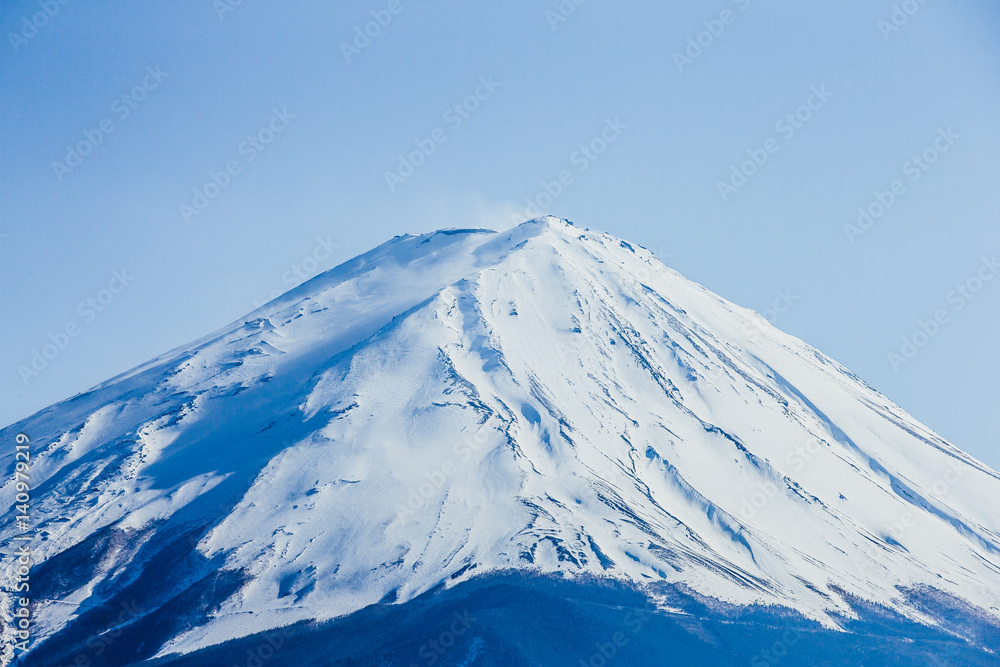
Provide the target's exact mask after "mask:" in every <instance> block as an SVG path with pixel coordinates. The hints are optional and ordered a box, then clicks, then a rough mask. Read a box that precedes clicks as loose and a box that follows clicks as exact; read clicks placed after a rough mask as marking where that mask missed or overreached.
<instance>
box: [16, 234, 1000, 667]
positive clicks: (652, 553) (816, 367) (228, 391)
mask: <svg viewBox="0 0 1000 667" xmlns="http://www.w3.org/2000/svg"><path fill="white" fill-rule="evenodd" d="M18 432H24V433H27V434H28V435H29V436H30V437H31V438H32V441H33V443H34V446H35V448H36V449H35V453H36V459H35V462H34V467H33V471H32V474H33V476H34V478H35V480H36V481H35V486H36V489H35V491H34V498H35V500H34V503H35V508H34V509H35V516H36V517H37V519H38V530H39V532H40V534H41V535H42V536H43V537H42V540H41V541H39V542H36V545H35V547H36V551H35V556H36V566H35V567H36V570H37V571H42V572H44V573H45V574H46V575H47V577H48V579H47V581H50V582H53V583H45V584H43V595H41V597H49V598H51V600H47V601H45V602H42V603H41V604H40V606H39V608H38V609H37V611H36V613H37V618H36V633H38V634H39V635H40V636H41V637H42V638H45V637H53V636H56V634H57V633H58V632H60V631H61V630H64V629H65V628H67V627H71V626H72V624H73V623H74V622H77V619H79V617H80V616H79V615H80V614H81V613H82V610H85V609H90V608H95V607H100V606H101V605H104V604H108V603H109V602H110V601H116V600H120V599H125V598H126V597H128V596H133V597H134V596H135V595H140V596H143V597H142V600H140V604H139V607H140V608H141V609H142V611H141V612H140V613H142V614H145V613H150V612H151V610H154V609H156V608H162V607H163V606H164V605H166V604H168V603H169V602H170V601H171V600H174V599H177V597H178V595H180V593H181V592H183V591H185V590H186V589H190V588H191V587H193V586H194V585H195V584H196V583H197V582H203V581H206V577H209V576H214V577H218V576H219V575H220V573H236V574H238V575H239V576H238V577H237V579H236V583H234V584H232V586H231V587H229V588H226V587H225V586H221V585H220V586H219V587H218V591H219V593H218V595H217V598H218V599H216V600H214V601H213V604H212V605H211V606H210V609H209V614H208V615H207V617H205V618H203V619H200V620H198V621H197V622H194V623H191V624H189V626H186V627H184V628H181V629H179V630H178V631H177V632H175V633H173V634H171V635H170V636H166V637H163V638H162V642H160V643H161V644H162V646H158V647H156V648H154V649H153V650H154V651H155V652H156V653H157V654H159V655H166V654H170V653H172V652H188V651H192V650H194V649H197V648H200V647H203V646H207V645H211V644H216V643H219V642H221V641H224V640H226V639H229V638H233V637H240V636H244V635H247V634H249V633H251V632H255V631H259V630H263V629H268V628H273V627H278V626H283V625H287V624H289V623H292V622H295V621H297V620H301V619H311V618H318V619H327V618H333V617H336V616H339V615H342V614H347V613H350V612H353V611H356V610H358V609H360V608H362V607H364V606H366V605H369V604H372V603H375V602H378V601H380V600H394V601H399V602H402V601H405V600H409V599H412V598H413V597H415V596H416V595H418V594H420V593H422V592H425V591H427V590H429V589H431V588H433V587H434V586H436V585H438V584H440V583H442V582H446V583H448V584H449V585H450V584H452V583H454V582H458V581H462V580H465V579H468V578H471V577H474V576H476V575H477V574H481V573H486V572H488V571H491V570H497V569H505V568H515V569H533V570H537V571H541V572H562V573H565V574H566V575H568V576H573V575H577V574H582V573H592V574H598V575H603V576H611V577H616V578H620V579H626V580H631V581H635V582H639V583H644V582H649V583H652V582H657V581H667V582H675V583H682V584H684V585H686V586H688V587H690V588H691V589H692V590H694V591H696V592H698V593H700V594H702V595H705V596H709V597H712V598H717V599H719V600H722V601H725V602H728V603H732V604H735V605H749V604H757V603H759V604H774V605H781V606H785V607H789V608H792V609H794V610H797V611H799V612H801V613H803V614H804V615H806V616H808V617H810V618H814V619H817V620H820V621H821V622H823V623H824V624H826V625H828V626H830V627H836V626H837V623H838V620H837V619H838V618H840V617H843V616H846V617H851V616H852V615H853V611H852V609H851V599H852V598H860V599H864V600H868V601H872V602H876V603H878V604H882V605H885V606H887V607H889V608H891V609H893V610H896V611H897V612H899V613H901V614H903V615H905V616H908V617H910V618H913V619H916V620H919V621H922V622H926V623H933V622H935V620H934V619H932V618H930V617H928V616H926V615H925V614H924V612H922V611H921V610H920V609H919V608H918V605H916V604H914V602H913V595H914V594H917V593H920V592H926V591H928V590H931V589H933V590H936V591H940V592H941V593H942V594H944V595H949V596H953V597H955V598H958V599H960V600H962V601H964V602H965V603H967V604H969V605H972V606H973V607H975V608H976V609H977V611H976V613H981V614H984V615H987V616H993V617H994V618H995V619H998V620H1000V609H998V607H1000V506H998V505H997V503H996V498H998V497H1000V475H998V474H997V473H996V472H994V471H992V470H990V469H989V468H987V467H986V466H984V465H983V464H981V463H979V462H977V461H976V460H974V459H972V458H971V457H969V456H968V455H966V454H965V453H963V452H961V451H960V450H958V449H956V448H955V447H953V446H952V445H950V444H949V443H947V442H945V441H944V440H942V439H941V438H940V437H938V436H937V435H935V434H934V433H933V432H931V431H930V430H929V429H927V428H926V427H924V426H923V425H921V424H920V423H918V422H917V421H916V420H914V419H913V418H912V417H910V416H909V415H907V414H906V413H905V412H903V411H902V410H901V409H900V408H899V407H897V406H895V405H894V404H892V403H891V402H890V401H889V400H888V399H886V398H885V397H884V396H882V395H881V394H879V393H877V392H876V391H874V390H873V389H871V388H870V387H868V386H867V385H865V384H864V383H863V382H862V381H861V380H859V379H858V378H857V377H856V376H854V375H853V374H851V373H850V372H849V371H847V370H846V369H844V368H843V367H842V366H840V365H839V364H837V363H836V362H834V361H832V360H831V359H829V358H827V357H825V356H823V355H822V354H821V353H819V352H817V351H816V350H815V349H813V348H811V347H809V346H808V345H806V344H805V343H803V342H801V341H799V340H797V339H795V338H793V337H791V336H788V335H785V334H783V333H781V332H780V331H778V330H776V329H774V328H773V327H771V326H770V325H769V324H768V323H767V322H766V321H765V320H764V319H763V318H762V317H761V316H760V315H758V314H756V313H754V312H752V311H749V310H746V309H743V308H740V307H737V306H735V305H733V304H730V303H729V302H727V301H725V300H724V299H721V298H720V297H718V296H716V295H714V294H712V293H711V292H709V291H708V290H706V289H704V288H703V287H701V286H699V285H697V284H694V283H692V282H690V281H687V280H685V279H684V278H682V277H681V276H680V275H678V274H677V273H676V272H674V271H672V270H670V269H668V268H666V267H664V266H663V265H662V264H661V263H660V262H659V261H658V260H657V259H656V258H655V257H654V256H653V255H652V254H651V253H650V252H648V251H647V250H645V249H643V248H641V247H638V246H634V245H630V244H628V243H626V242H624V241H619V240H617V239H614V238H612V237H611V236H608V235H605V234H599V233H594V232H589V231H584V230H580V229H578V228H576V227H573V226H571V225H570V224H568V223H566V222H565V221H562V220H558V219H556V218H542V219H539V220H535V221H530V222H528V223H525V224H523V225H521V226H519V227H517V228H515V229H513V230H511V231H509V232H504V233H495V232H492V231H489V230H446V231H441V232H436V233H434V234H427V235H423V236H416V237H414V236H403V237H397V238H395V239H393V240H391V241H389V242H387V243H386V244H383V245H382V246H380V247H378V248H376V249H374V250H372V251H371V252H369V253H366V254H364V255H361V256H360V257H358V258H356V259H354V260H351V261H349V262H347V263H345V264H343V265H341V266H339V267H337V268H336V269H334V270H332V271H329V272H327V273H325V274H323V275H321V276H318V277H317V278H315V279H313V280H311V281H309V282H307V283H305V284H303V285H301V286H299V287H298V288H296V289H294V290H292V291H291V292H289V293H287V294H285V295H284V296H282V297H280V298H278V299H277V300H275V301H273V302H271V303H269V304H267V305H265V306H264V307H262V308H260V309H259V310H257V311H255V312H254V313H251V314H250V315H249V316H247V318H246V319H245V320H241V321H239V322H237V323H234V324H233V325H231V326H229V327H227V328H226V329H223V330H222V331H220V332H217V333H216V334H213V335H211V336H208V337H206V338H203V339H201V340H199V341H197V342H195V343H193V344H192V345H190V346H186V347H183V348H180V349H178V350H175V351H173V352H171V353H168V354H166V355H163V356H161V357H159V358H158V359H156V360H154V361H152V362H150V363H148V364H146V365H144V366H142V367H140V368H138V369H136V370H134V371H132V372H130V373H127V374H125V375H123V376H120V377H118V378H115V379H113V380H111V381H109V382H107V383H105V384H103V385H100V386H99V387H96V388H95V389H93V390H91V391H90V392H87V393H86V394H82V395H80V396H77V397H75V398H73V399H70V400H68V401H65V402H63V403H61V404H58V405H56V406H53V407H51V408H48V409H47V410H45V411H43V412H40V413H38V414H36V415H34V416H33V417H31V418H29V419H27V420H24V421H22V422H20V423H18V424H15V425H13V426H11V427H9V428H7V429H4V430H3V431H2V432H0V439H2V440H4V441H9V440H11V439H12V438H13V435H14V433H18ZM0 464H2V467H3V469H4V471H5V472H6V473H7V474H6V477H5V480H9V479H11V478H12V470H13V466H14V461H13V458H12V454H10V453H7V452H5V453H4V454H3V456H2V458H0ZM13 497H14V491H13V484H12V483H11V482H7V483H6V484H5V485H4V486H3V487H2V489H0V502H3V503H4V506H5V507H10V506H11V505H12V503H13ZM11 517H12V514H11V513H10V512H8V514H7V515H6V516H5V520H4V522H3V531H2V533H0V539H3V540H9V538H10V536H11V535H12V534H14V533H15V530H14V527H13V526H12V525H11V523H12V522H11ZM182 538H183V539H182ZM171 540H173V541H171ZM184 540H186V547H185V548H186V549H187V550H189V551H191V552H192V555H191V556H190V557H187V558H186V559H184V561H183V562H184V566H183V567H174V568H173V569H171V570H170V571H171V573H172V574H171V575H170V577H168V578H167V579H165V580H163V584H162V587H160V588H158V587H157V586H153V587H152V588H150V587H149V586H148V582H149V581H150V580H153V581H159V580H157V579H155V576H154V574H153V573H154V572H156V571H157V570H156V568H157V567H160V566H159V565H156V563H158V562H159V561H157V560H156V559H157V558H158V557H161V556H162V554H165V553H167V551H168V546H167V545H173V546H170V547H169V548H170V549H173V548H176V545H177V544H184ZM81 554H90V556H88V557H86V558H84V557H83V556H81ZM158 554H161V556H158ZM162 557H163V558H166V556H162ZM82 563H84V564H82ZM71 564H72V565H73V567H72V568H71V567H70V565H71ZM8 567H9V563H8ZM70 570H71V571H70ZM213 581H221V580H219V579H213ZM227 581H228V580H227ZM5 604H6V602H5ZM4 611H5V613H9V612H8V610H7V609H5V610H4Z"/></svg>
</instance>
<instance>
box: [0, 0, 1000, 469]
mask: <svg viewBox="0 0 1000 667" xmlns="http://www.w3.org/2000/svg"><path fill="white" fill-rule="evenodd" d="M576 2H580V0H575V2H574V0H564V2H562V3H561V5H560V3H559V2H558V0H549V1H537V2H524V1H521V0H505V1H504V2H490V3H431V2H428V1H427V0H398V1H395V2H390V1H389V0H375V1H364V2H361V1H355V2H336V3H332V2H318V1H317V2H296V3H280V4H279V3H265V2H260V1H259V0H243V2H241V3H240V4H238V5H237V4H236V0H217V1H216V2H214V3H213V2H212V0H200V1H198V2H190V1H188V2H174V3H130V4H129V5H128V6H124V7H123V6H122V5H121V4H120V3H110V2H100V1H88V2H83V1H82V0H69V1H67V0H44V1H42V2H39V0H31V1H21V0H16V1H9V2H4V3H3V4H2V5H0V26H2V30H3V33H4V36H5V38H4V43H3V44H2V45H0V90H2V92H3V95H2V97H0V105H2V106H0V118H2V119H3V122H2V123H0V317H2V318H3V327H2V331H3V345H0V377H2V381H0V425H6V424H9V423H11V422H14V421H16V420H18V419H20V418H22V417H25V416H27V415H28V414H30V413H32V412H34V411H36V410H38V409H41V408H43V407H45V406H47V405H49V404H51V403H53V402H55V401H57V400H60V399H63V398H66V397H69V396H71V395H73V394H75V393H77V392H79V391H83V390H85V389H87V388H88V387H90V386H92V385H94V384H96V383H98V382H100V381H102V380H104V379H106V378H108V377H110V376H113V375H115V374H117V373H119V372H122V371H125V370H127V369H129V368H130V367H132V366H134V365H136V364H138V363H140V362H143V361H145V360H147V359H149V358H150V357H152V356H154V355H157V354H160V353H162V352H164V351H166V350H168V349H170V348H173V347H175V346H177V345H180V344H183V343H186V342H188V341H190V340H192V339H195V338H197V337H199V336H202V335H204V334H206V333H208V332H210V331H212V330H214V329H216V328H218V327H220V326H223V325H225V324H227V323H228V322H230V321H232V320H234V319H237V318H238V317H240V316H242V315H244V314H245V313H247V312H248V311H250V310H251V309H252V308H253V307H254V306H255V304H257V303H259V302H262V301H264V300H266V299H267V298H268V297H269V296H270V295H271V294H272V293H276V292H280V291H284V290H285V289H288V288H290V287H291V286H293V284H294V282H295V281H297V280H299V279H300V278H299V277H297V276H296V273H298V274H299V275H300V276H307V275H312V274H314V273H316V272H318V271H321V270H325V269H328V268H332V267H333V266H334V265H336V264H337V263H339V262H340V261H342V260H344V259H347V258H349V257H351V256H354V255H356V254H358V253H359V252H362V251H364V250H367V249H368V248H370V247H372V246H374V245H376V244H378V243H381V242H382V241H384V240H386V239H387V238H388V237H391V236H393V235H396V234H400V233H404V232H412V233H418V232H424V231H428V230H432V229H436V228H441V227H453V226H472V225H475V226H494V227H495V226H498V225H499V226H507V225H509V224H511V221H512V220H513V219H514V218H517V217H524V218H526V217H529V216H530V214H529V213H527V212H525V209H526V208H527V207H528V204H527V200H529V199H532V200H535V201H538V200H539V198H540V199H541V203H542V204H543V206H542V207H541V209H542V211H543V212H546V213H552V214H555V215H558V216H561V217H566V218H569V219H571V220H573V221H575V222H576V223H577V224H579V225H583V226H589V227H592V228H597V229H602V230H605V231H608V232H611V233H613V234H616V235H618V236H621V237H623V238H626V239H629V240H632V241H635V242H638V243H641V244H643V245H645V246H647V247H649V248H650V249H652V250H654V251H656V252H658V253H659V254H660V256H661V257H662V258H663V259H664V260H665V261H666V262H667V263H668V264H669V265H671V266H672V267H674V268H676V269H677V270H679V271H680V272H681V273H683V274H685V275H686V276H687V277H689V278H691V279H693V280H696V281H698V282H701V283H702V284H704V285H706V286H707V287H709V288H710V289H712V290H714V291H716V292H718V293H719V294H721V295H723V296H724V297H726V298H728V299H731V300H733V301H735V302H736V303H739V304H741V305H745V306H748V307H751V308H755V309H757V310H759V311H761V312H766V311H767V310H768V309H769V308H771V307H772V305H773V304H774V302H775V300H776V299H779V297H778V294H779V293H784V294H785V297H784V301H779V305H780V306H781V309H782V310H783V311H784V312H781V313H777V312H773V313H769V314H770V315H771V316H772V317H773V318H774V320H775V324H776V325H777V326H778V327H780V328H782V329H784V330H786V331H788V332H790V333H792V334H794V335H797V336H799V337H801V338H803V339H805V340H806V341H808V342H809V343H811V344H813V345H815V346H816V347H818V348H819V349H821V350H823V351H824V352H826V353H828V354H830V355H831V356H833V357H834V358H836V359H837V360H839V361H840V362H842V363H844V364H845V365H846V366H848V367H849V368H851V369H852V370H854V371H855V372H857V373H858V374H859V375H860V376H861V377H862V378H864V379H865V380H866V381H868V382H869V384H871V385H873V386H874V387H875V388H877V389H879V390H880V391H882V392H883V393H885V394H887V395H888V396H889V397H890V398H892V399H894V400H895V401H897V402H898V403H899V404H901V405H902V406H903V407H904V408H906V409H907V410H909V411H910V412H912V413H913V414H914V415H915V416H916V417H917V418H919V419H921V420H922V421H924V422H925V423H927V424H928V425H929V426H931V427H932V428H934V429H935V430H937V431H938V432H939V433H941V434H942V435H943V436H945V437H946V438H948V439H950V440H952V441H953V442H954V443H956V444H957V445H959V446H960V447H962V448H963V449H966V450H967V451H969V452H971V453H972V454H974V455H976V456H977V457H979V458H980V459H982V460H984V461H986V462H987V463H989V464H991V465H992V466H993V467H994V468H1000V436H998V435H997V427H996V421H995V420H996V405H997V399H998V396H1000V391H998V389H997V378H998V377H1000V350H998V347H997V331H998V330H1000V276H997V277H996V279H995V280H992V281H991V280H984V277H986V276H989V277H991V278H992V273H991V272H995V269H991V268H989V267H988V266H984V265H983V264H982V262H983V258H984V257H986V258H992V257H993V255H994V254H995V253H1000V225H998V215H997V214H998V211H1000V187H998V186H1000V183H998V176H1000V163H998V161H997V156H998V155H1000V126H998V125H1000V123H998V120H1000V116H998V109H1000V94H998V93H1000V42H998V40H997V34H1000V7H998V5H997V4H996V2H994V1H993V0H968V1H966V2H961V3H959V2H956V1H954V0H925V2H922V3H921V2H919V1H918V0H909V1H908V2H902V1H900V2H897V3H895V4H896V5H897V6H898V7H899V9H898V11H897V12H896V15H895V17H894V16H893V14H894V9H893V6H894V3H893V2H889V1H883V0H827V1H821V2H808V3H806V2H792V1H790V0H785V1H778V0H771V1H769V2H763V1H762V0H739V1H733V0H712V1H704V2H702V1H699V2H683V3H682V2H669V3H664V2H652V1H638V2H632V3H611V2H602V1H600V0H585V1H582V2H580V4H576ZM64 3H65V4H64ZM560 7H562V13H560ZM230 10H231V11H230ZM571 10H572V11H571ZM907 11H909V13H907ZM46 12H47V13H46ZM373 12H374V14H373ZM893 19H895V23H893ZM904 19H905V21H904ZM372 21H381V23H382V24H384V25H380V24H379V23H371V22H372ZM706 22H707V23H706ZM33 24H34V25H33ZM366 30H367V31H368V32H369V33H370V34H372V35H374V36H373V37H367V36H363V35H364V33H365V31H366ZM366 40H367V41H366ZM699 42H700V44H699ZM345 44H346V45H347V47H345V46H344V45H345ZM456 105H459V106H458V108H457V109H456ZM788 114H791V118H788V117H787V115H788ZM602 135H603V137H602ZM68 147H70V148H72V150H68ZM581 147H584V148H586V149H587V151H581ZM432 149H433V150H432ZM413 151H422V153H425V154H429V155H424V154H420V153H418V154H415V155H412V156H411V153H413ZM748 151H749V152H748ZM598 153H599V154H598ZM925 153H926V155H925ZM401 155H402V156H403V160H404V162H405V164H403V165H401V164H400V160H401V158H400V156H401ZM914 156H916V157H917V160H916V161H914V160H913V157H914ZM411 158H412V159H411ZM755 158H756V160H757V162H762V163H763V164H761V165H759V166H758V165H757V164H754V163H752V162H751V163H747V164H745V165H744V164H743V163H744V162H745V161H746V160H753V159H755ZM54 163H58V164H54ZM414 163H419V164H418V165H417V166H415V167H413V165H414ZM734 166H735V167H736V169H737V171H739V170H740V169H742V170H743V172H745V173H744V174H739V173H737V174H736V175H734V174H733V168H734ZM411 167H412V173H411ZM386 172H394V173H395V176H392V177H389V178H387V176H386ZM561 172H567V173H563V174H562V176H563V181H564V182H563V183H559V177H560V174H561ZM746 173H751V175H749V176H746V175H745V174H746ZM213 180H214V182H213ZM720 181H722V182H724V183H727V184H728V185H727V186H725V187H720V185H719V182H720ZM897 181H898V182H897ZM543 182H546V183H548V187H549V189H550V190H551V191H552V192H554V193H557V196H554V197H551V199H548V198H549V196H550V195H549V193H548V192H546V189H545V186H544V185H543ZM560 189H561V191H560ZM893 189H895V191H896V192H895V193H894V192H893ZM876 192H878V193H880V194H879V195H876ZM202 197H204V199H202ZM879 198H881V199H882V200H883V201H882V202H879ZM890 202H891V203H890ZM182 205H183V206H185V207H190V208H189V209H188V208H182ZM859 207H863V208H866V209H869V210H870V211H871V212H872V213H873V214H875V215H877V216H878V217H873V218H872V219H871V222H870V223H869V222H867V221H864V220H863V221H862V222H863V223H864V225H865V226H866V228H863V227H861V226H857V227H856V228H854V229H853V230H847V231H845V225H851V224H855V225H856V224H857V219H858V215H859V214H858V209H859ZM880 207H881V208H880ZM848 231H850V234H849V233H848ZM116 271H117V272H119V274H118V276H117V277H116V275H115V273H114V272H116ZM980 272H981V273H982V277H980V276H977V273H980ZM977 281H982V282H977ZM959 285H962V286H963V289H965V290H966V294H965V295H963V294H962V293H961V292H960V291H955V290H956V288H957V287H958V286H959ZM789 293H790V294H789ZM88 300H91V301H89V302H88ZM784 302H790V305H788V306H787V307H785V306H784V305H783V304H784ZM935 317H938V320H939V321H938V322H932V320H934V319H935ZM921 321H924V323H925V324H924V327H925V328H926V329H927V330H928V331H930V332H932V333H933V335H929V334H927V333H923V332H922V330H921V326H920V322H921ZM67 327H69V328H70V330H71V331H72V333H73V335H72V336H70V335H68V334H67V335H66V336H65V338H64V337H63V336H62V335H61V334H60V332H63V333H65V330H66V328H67ZM904 337H905V338H907V339H909V340H910V341H911V344H913V345H914V348H913V349H904V348H905V346H904V344H903V338H904ZM52 339H54V340H55V342H54V343H51V344H52V345H57V344H59V343H63V344H64V345H65V347H64V349H59V350H58V351H57V353H54V354H53V352H54V351H55V348H53V347H50V348H48V352H49V353H50V356H53V358H52V359H48V360H46V366H45V368H43V369H42V370H41V371H40V372H39V373H38V375H37V376H34V375H32V376H29V377H27V378H26V380H25V379H22V374H21V373H19V371H18V367H19V366H22V365H23V366H26V367H27V366H30V363H31V359H32V355H33V351H35V350H38V351H39V352H40V353H41V351H42V350H43V347H44V346H45V345H46V344H49V343H50V341H51V340H52ZM917 344H920V347H917ZM904 351H905V352H908V353H910V357H912V358H907V357H905V356H904V355H903V352H904ZM913 352H916V353H915V354H913ZM890 353H896V354H899V355H900V358H901V359H905V363H898V360H897V363H896V364H895V366H896V367H895V368H894V367H893V366H894V364H893V363H892V362H891V361H890V357H889V355H890ZM36 365H40V364H38V362H37V361H36Z"/></svg>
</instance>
